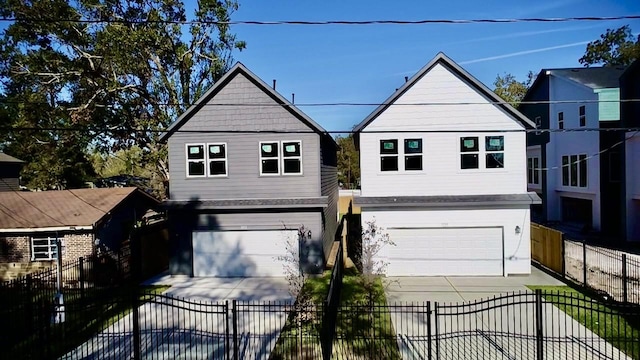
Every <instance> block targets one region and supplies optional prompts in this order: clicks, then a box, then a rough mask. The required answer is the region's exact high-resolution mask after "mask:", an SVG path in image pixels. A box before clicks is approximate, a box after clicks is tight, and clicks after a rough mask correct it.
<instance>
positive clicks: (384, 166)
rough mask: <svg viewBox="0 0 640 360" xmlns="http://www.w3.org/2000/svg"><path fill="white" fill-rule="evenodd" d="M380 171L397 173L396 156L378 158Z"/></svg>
mask: <svg viewBox="0 0 640 360" xmlns="http://www.w3.org/2000/svg"><path fill="white" fill-rule="evenodd" d="M380 170H381V171H398V157H397V156H383V157H381V158H380Z"/></svg>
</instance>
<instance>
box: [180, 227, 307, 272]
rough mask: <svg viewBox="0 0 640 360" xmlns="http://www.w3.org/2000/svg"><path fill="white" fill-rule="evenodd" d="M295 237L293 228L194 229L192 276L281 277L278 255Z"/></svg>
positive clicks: (281, 270)
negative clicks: (254, 229) (246, 229)
mask: <svg viewBox="0 0 640 360" xmlns="http://www.w3.org/2000/svg"><path fill="white" fill-rule="evenodd" d="M295 236H296V231H207V232H194V233H193V271H194V276H223V277H242V276H283V275H284V273H283V264H282V262H280V261H278V260H277V258H278V257H279V256H283V255H285V253H286V250H285V249H286V247H285V244H286V241H287V240H288V239H295Z"/></svg>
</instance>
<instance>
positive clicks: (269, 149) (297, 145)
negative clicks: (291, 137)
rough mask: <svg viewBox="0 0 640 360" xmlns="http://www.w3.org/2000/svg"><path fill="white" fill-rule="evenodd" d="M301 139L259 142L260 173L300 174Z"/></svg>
mask: <svg viewBox="0 0 640 360" xmlns="http://www.w3.org/2000/svg"><path fill="white" fill-rule="evenodd" d="M301 174H302V142H301V141H297V140H296V141H282V142H279V141H263V142H260V175H301Z"/></svg>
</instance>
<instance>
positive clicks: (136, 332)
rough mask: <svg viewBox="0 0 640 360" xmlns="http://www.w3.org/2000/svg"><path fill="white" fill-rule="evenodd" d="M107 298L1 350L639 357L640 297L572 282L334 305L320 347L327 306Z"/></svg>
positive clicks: (159, 355) (114, 355)
mask: <svg viewBox="0 0 640 360" xmlns="http://www.w3.org/2000/svg"><path fill="white" fill-rule="evenodd" d="M109 299H110V300H108V301H104V302H102V303H95V302H94V303H93V304H91V305H90V306H81V305H80V304H72V305H70V306H68V307H66V308H65V309H64V320H65V321H64V322H61V323H52V322H51V321H49V318H50V316H51V315H52V314H51V313H50V312H48V313H44V314H42V315H41V316H40V318H41V320H42V323H41V324H40V325H39V326H38V327H37V328H36V329H34V332H33V333H32V334H31V336H29V337H27V338H25V339H23V340H22V341H21V342H20V343H19V344H17V345H16V346H13V347H11V348H8V349H7V348H1V349H0V358H3V359H14V358H15V359H18V358H19V359H49V358H61V359H107V358H108V359H143V358H145V359H146V358H149V359H177V358H182V359H187V358H188V359H273V360H277V359H322V358H324V359H471V358H473V359H567V358H573V359H578V358H579V359H596V358H597V359H605V358H606V359H640V341H639V340H638V339H639V338H640V308H639V307H637V306H632V305H614V304H606V305H605V304H602V303H598V302H595V301H592V300H591V299H588V298H585V297H584V296H582V295H580V294H577V293H557V292H541V291H537V292H535V293H532V292H521V293H513V294H507V295H503V296H496V297H493V298H490V299H484V300H478V301H473V302H465V303H440V302H424V303H414V304H393V305H385V306H370V305H349V306H341V307H339V308H338V310H337V321H336V322H335V335H334V337H333V339H332V341H333V349H332V351H331V352H330V353H328V354H323V347H322V340H321V337H322V335H321V331H322V328H323V319H324V318H325V317H324V316H323V315H324V311H325V310H326V309H325V306H326V305H309V306H306V307H302V308H301V307H299V306H296V305H294V304H290V303H280V302H259V303H256V302H239V301H233V302H219V303H213V302H206V301H196V300H185V299H178V298H174V297H171V296H166V295H157V294H151V293H132V294H131V295H130V296H125V297H121V298H119V299H114V298H109ZM58 311H61V310H60V309H58ZM54 315H55V314H54ZM57 315H58V316H60V315H61V314H57Z"/></svg>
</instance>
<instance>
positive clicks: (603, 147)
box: [519, 67, 625, 238]
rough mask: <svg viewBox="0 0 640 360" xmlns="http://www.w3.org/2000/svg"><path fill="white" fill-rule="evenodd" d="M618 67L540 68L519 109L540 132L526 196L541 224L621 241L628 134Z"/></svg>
mask: <svg viewBox="0 0 640 360" xmlns="http://www.w3.org/2000/svg"><path fill="white" fill-rule="evenodd" d="M622 72H623V69H621V68H614V67H601V68H575V69H543V70H542V71H541V72H540V73H539V74H538V76H537V78H536V80H535V81H534V83H533V85H532V86H531V88H530V89H529V91H528V93H527V94H526V96H525V97H524V99H523V104H522V105H521V106H520V107H519V109H520V111H522V113H524V114H526V115H527V116H528V117H529V118H530V119H532V120H534V122H536V123H537V125H538V128H539V129H540V130H541V131H540V132H536V133H532V134H530V135H529V136H528V141H527V165H528V169H527V179H528V180H527V182H528V184H529V190H530V191H535V192H537V193H538V194H540V196H541V197H542V199H543V205H542V208H541V209H540V210H541V211H540V212H539V214H536V215H539V216H540V218H541V220H542V221H552V222H553V221H561V222H564V223H567V224H575V225H577V226H578V227H579V228H580V230H585V231H586V230H595V231H601V232H603V233H605V234H607V235H611V236H615V237H616V238H621V237H622V236H623V219H624V218H625V216H624V209H623V199H624V188H625V185H624V182H625V181H624V158H625V149H624V146H623V145H622V144H623V143H624V141H623V139H624V132H620V131H598V130H602V129H606V128H620V127H621V120H620V104H619V100H620V89H619V78H620V75H621V74H622Z"/></svg>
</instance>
